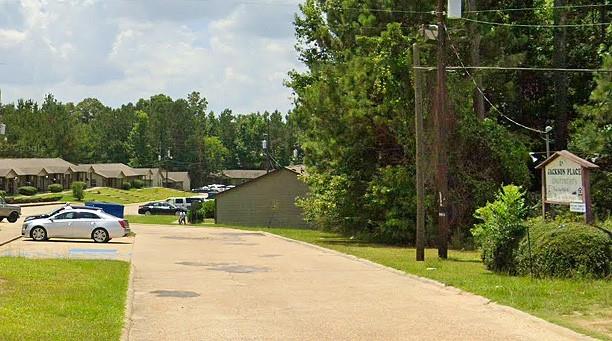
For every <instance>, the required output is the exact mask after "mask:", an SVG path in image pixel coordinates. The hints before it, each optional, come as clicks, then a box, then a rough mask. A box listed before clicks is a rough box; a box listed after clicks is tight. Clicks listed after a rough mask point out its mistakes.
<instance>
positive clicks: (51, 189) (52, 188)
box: [49, 184, 64, 193]
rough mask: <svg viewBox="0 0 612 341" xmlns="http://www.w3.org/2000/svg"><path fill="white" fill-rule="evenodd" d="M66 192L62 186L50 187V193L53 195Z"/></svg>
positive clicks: (53, 185) (54, 185)
mask: <svg viewBox="0 0 612 341" xmlns="http://www.w3.org/2000/svg"><path fill="white" fill-rule="evenodd" d="M63 190H64V186H62V185H60V184H51V185H49V192H51V193H59V192H61V191H63Z"/></svg>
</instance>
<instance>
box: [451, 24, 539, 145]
mask: <svg viewBox="0 0 612 341" xmlns="http://www.w3.org/2000/svg"><path fill="white" fill-rule="evenodd" d="M444 31H446V32H447V34H446V35H447V37H448V42H449V43H450V45H451V48H452V49H453V52H454V53H455V55H456V56H457V59H458V60H459V64H461V66H462V67H463V69H464V70H465V73H466V74H467V75H468V76H469V77H470V79H471V80H472V83H474V86H476V89H477V90H478V92H479V93H480V94H481V95H482V97H483V98H484V100H485V101H487V103H489V105H490V106H491V108H493V109H494V110H495V111H497V112H498V113H499V114H500V115H501V116H502V117H503V118H505V119H506V120H508V121H510V122H512V123H514V124H515V125H517V126H519V127H521V128H524V129H527V130H530V131H533V132H536V133H539V134H546V132H545V131H542V130H539V129H535V128H531V127H528V126H526V125H524V124H521V123H519V122H517V121H515V120H513V119H511V118H510V117H508V116H506V115H505V114H504V113H503V112H502V111H501V110H500V109H499V108H497V106H496V105H495V104H493V102H491V100H489V98H488V97H487V95H486V94H485V93H484V91H482V89H481V88H480V86H479V85H478V82H476V79H475V78H474V76H472V73H471V72H470V70H468V69H467V68H465V64H464V63H463V60H462V59H461V55H460V54H459V50H458V49H457V47H456V46H455V44H454V43H453V41H452V39H451V37H450V34H448V29H445V30H444Z"/></svg>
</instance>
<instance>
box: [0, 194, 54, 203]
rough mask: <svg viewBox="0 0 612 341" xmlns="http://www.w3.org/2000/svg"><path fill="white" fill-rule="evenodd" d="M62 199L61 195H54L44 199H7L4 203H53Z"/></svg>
mask: <svg viewBox="0 0 612 341" xmlns="http://www.w3.org/2000/svg"><path fill="white" fill-rule="evenodd" d="M62 197H63V195H62V194H55V195H51V196H44V197H7V198H6V202H7V203H8V204H28V203H37V202H53V201H59V200H61V199H62Z"/></svg>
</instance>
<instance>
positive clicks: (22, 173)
mask: <svg viewBox="0 0 612 341" xmlns="http://www.w3.org/2000/svg"><path fill="white" fill-rule="evenodd" d="M165 177H166V174H165V171H163V170H160V169H158V168H132V167H130V166H128V165H125V164H123V163H97V164H83V165H74V164H72V163H70V162H68V161H65V160H62V159H59V158H29V159H0V190H2V191H6V192H7V193H16V192H17V188H19V187H21V186H33V187H36V188H37V189H38V190H39V191H41V192H45V191H47V189H48V187H49V185H51V184H61V185H62V186H63V187H64V188H70V185H71V184H72V183H73V182H74V181H83V182H85V183H86V184H87V186H88V187H114V188H121V185H122V184H123V183H124V182H132V181H134V180H142V181H144V183H145V186H148V187H150V186H160V187H161V186H163V185H164V184H167V185H168V186H169V187H172V188H177V189H182V190H185V191H189V190H190V187H189V186H190V185H191V184H190V178H189V174H188V173H187V172H168V179H167V181H164V179H165Z"/></svg>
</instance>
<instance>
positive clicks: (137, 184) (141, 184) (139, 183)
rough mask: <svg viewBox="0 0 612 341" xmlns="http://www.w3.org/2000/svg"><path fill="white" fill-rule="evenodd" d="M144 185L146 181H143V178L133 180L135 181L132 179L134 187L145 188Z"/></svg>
mask: <svg viewBox="0 0 612 341" xmlns="http://www.w3.org/2000/svg"><path fill="white" fill-rule="evenodd" d="M144 185H145V183H144V181H142V180H139V179H136V180H133V181H132V187H133V188H138V189H140V188H143V187H144Z"/></svg>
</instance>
